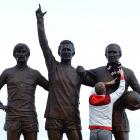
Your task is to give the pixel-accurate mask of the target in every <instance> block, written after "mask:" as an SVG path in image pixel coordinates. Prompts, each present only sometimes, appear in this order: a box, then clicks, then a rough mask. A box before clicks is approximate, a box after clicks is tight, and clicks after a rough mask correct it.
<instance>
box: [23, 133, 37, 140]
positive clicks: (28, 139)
mask: <svg viewBox="0 0 140 140" xmlns="http://www.w3.org/2000/svg"><path fill="white" fill-rule="evenodd" d="M23 136H24V140H37V132H28V133H24V134H23Z"/></svg>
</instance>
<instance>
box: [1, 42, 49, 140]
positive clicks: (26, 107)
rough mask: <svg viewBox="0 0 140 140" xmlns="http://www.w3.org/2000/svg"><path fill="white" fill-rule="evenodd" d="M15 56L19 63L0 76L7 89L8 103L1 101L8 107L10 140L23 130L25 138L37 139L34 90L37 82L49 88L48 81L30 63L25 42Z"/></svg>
mask: <svg viewBox="0 0 140 140" xmlns="http://www.w3.org/2000/svg"><path fill="white" fill-rule="evenodd" d="M13 56H14V57H15V59H16V61H17V65H16V66H14V67H12V68H8V69H6V70H4V71H3V73H2V74H1V76H0V89H1V88H2V87H3V86H4V85H5V84H6V85H7V91H8V103H7V106H4V105H3V104H2V103H0V108H1V109H3V110H5V111H6V122H5V126H4V129H5V130H6V131H7V140H19V139H20V135H21V134H23V136H24V140H37V132H38V120H37V113H36V108H35V90H36V86H37V85H39V86H41V87H43V88H44V89H45V90H48V86H49V85H48V81H47V80H46V79H45V78H44V77H43V76H42V75H41V74H40V72H39V71H37V70H34V69H32V68H30V67H29V66H28V65H27V61H28V58H29V56H30V50H29V48H28V46H27V45H26V44H23V43H19V44H17V45H16V46H15V48H14V50H13Z"/></svg>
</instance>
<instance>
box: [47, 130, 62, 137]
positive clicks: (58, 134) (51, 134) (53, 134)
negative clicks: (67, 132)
mask: <svg viewBox="0 0 140 140" xmlns="http://www.w3.org/2000/svg"><path fill="white" fill-rule="evenodd" d="M47 133H48V138H49V140H62V138H63V132H62V131H61V130H60V129H48V130H47Z"/></svg>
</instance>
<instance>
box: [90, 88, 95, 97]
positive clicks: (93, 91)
mask: <svg viewBox="0 0 140 140" xmlns="http://www.w3.org/2000/svg"><path fill="white" fill-rule="evenodd" d="M93 93H94V94H95V87H93V89H92V91H91V92H90V95H92V94H93Z"/></svg>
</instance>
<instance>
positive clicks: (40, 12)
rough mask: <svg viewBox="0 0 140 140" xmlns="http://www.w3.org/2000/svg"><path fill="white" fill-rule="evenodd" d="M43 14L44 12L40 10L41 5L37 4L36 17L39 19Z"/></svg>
mask: <svg viewBox="0 0 140 140" xmlns="http://www.w3.org/2000/svg"><path fill="white" fill-rule="evenodd" d="M45 14H46V12H42V10H41V5H40V4H39V8H38V9H37V10H36V17H37V19H40V18H41V19H42V18H43V17H44V15H45Z"/></svg>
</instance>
